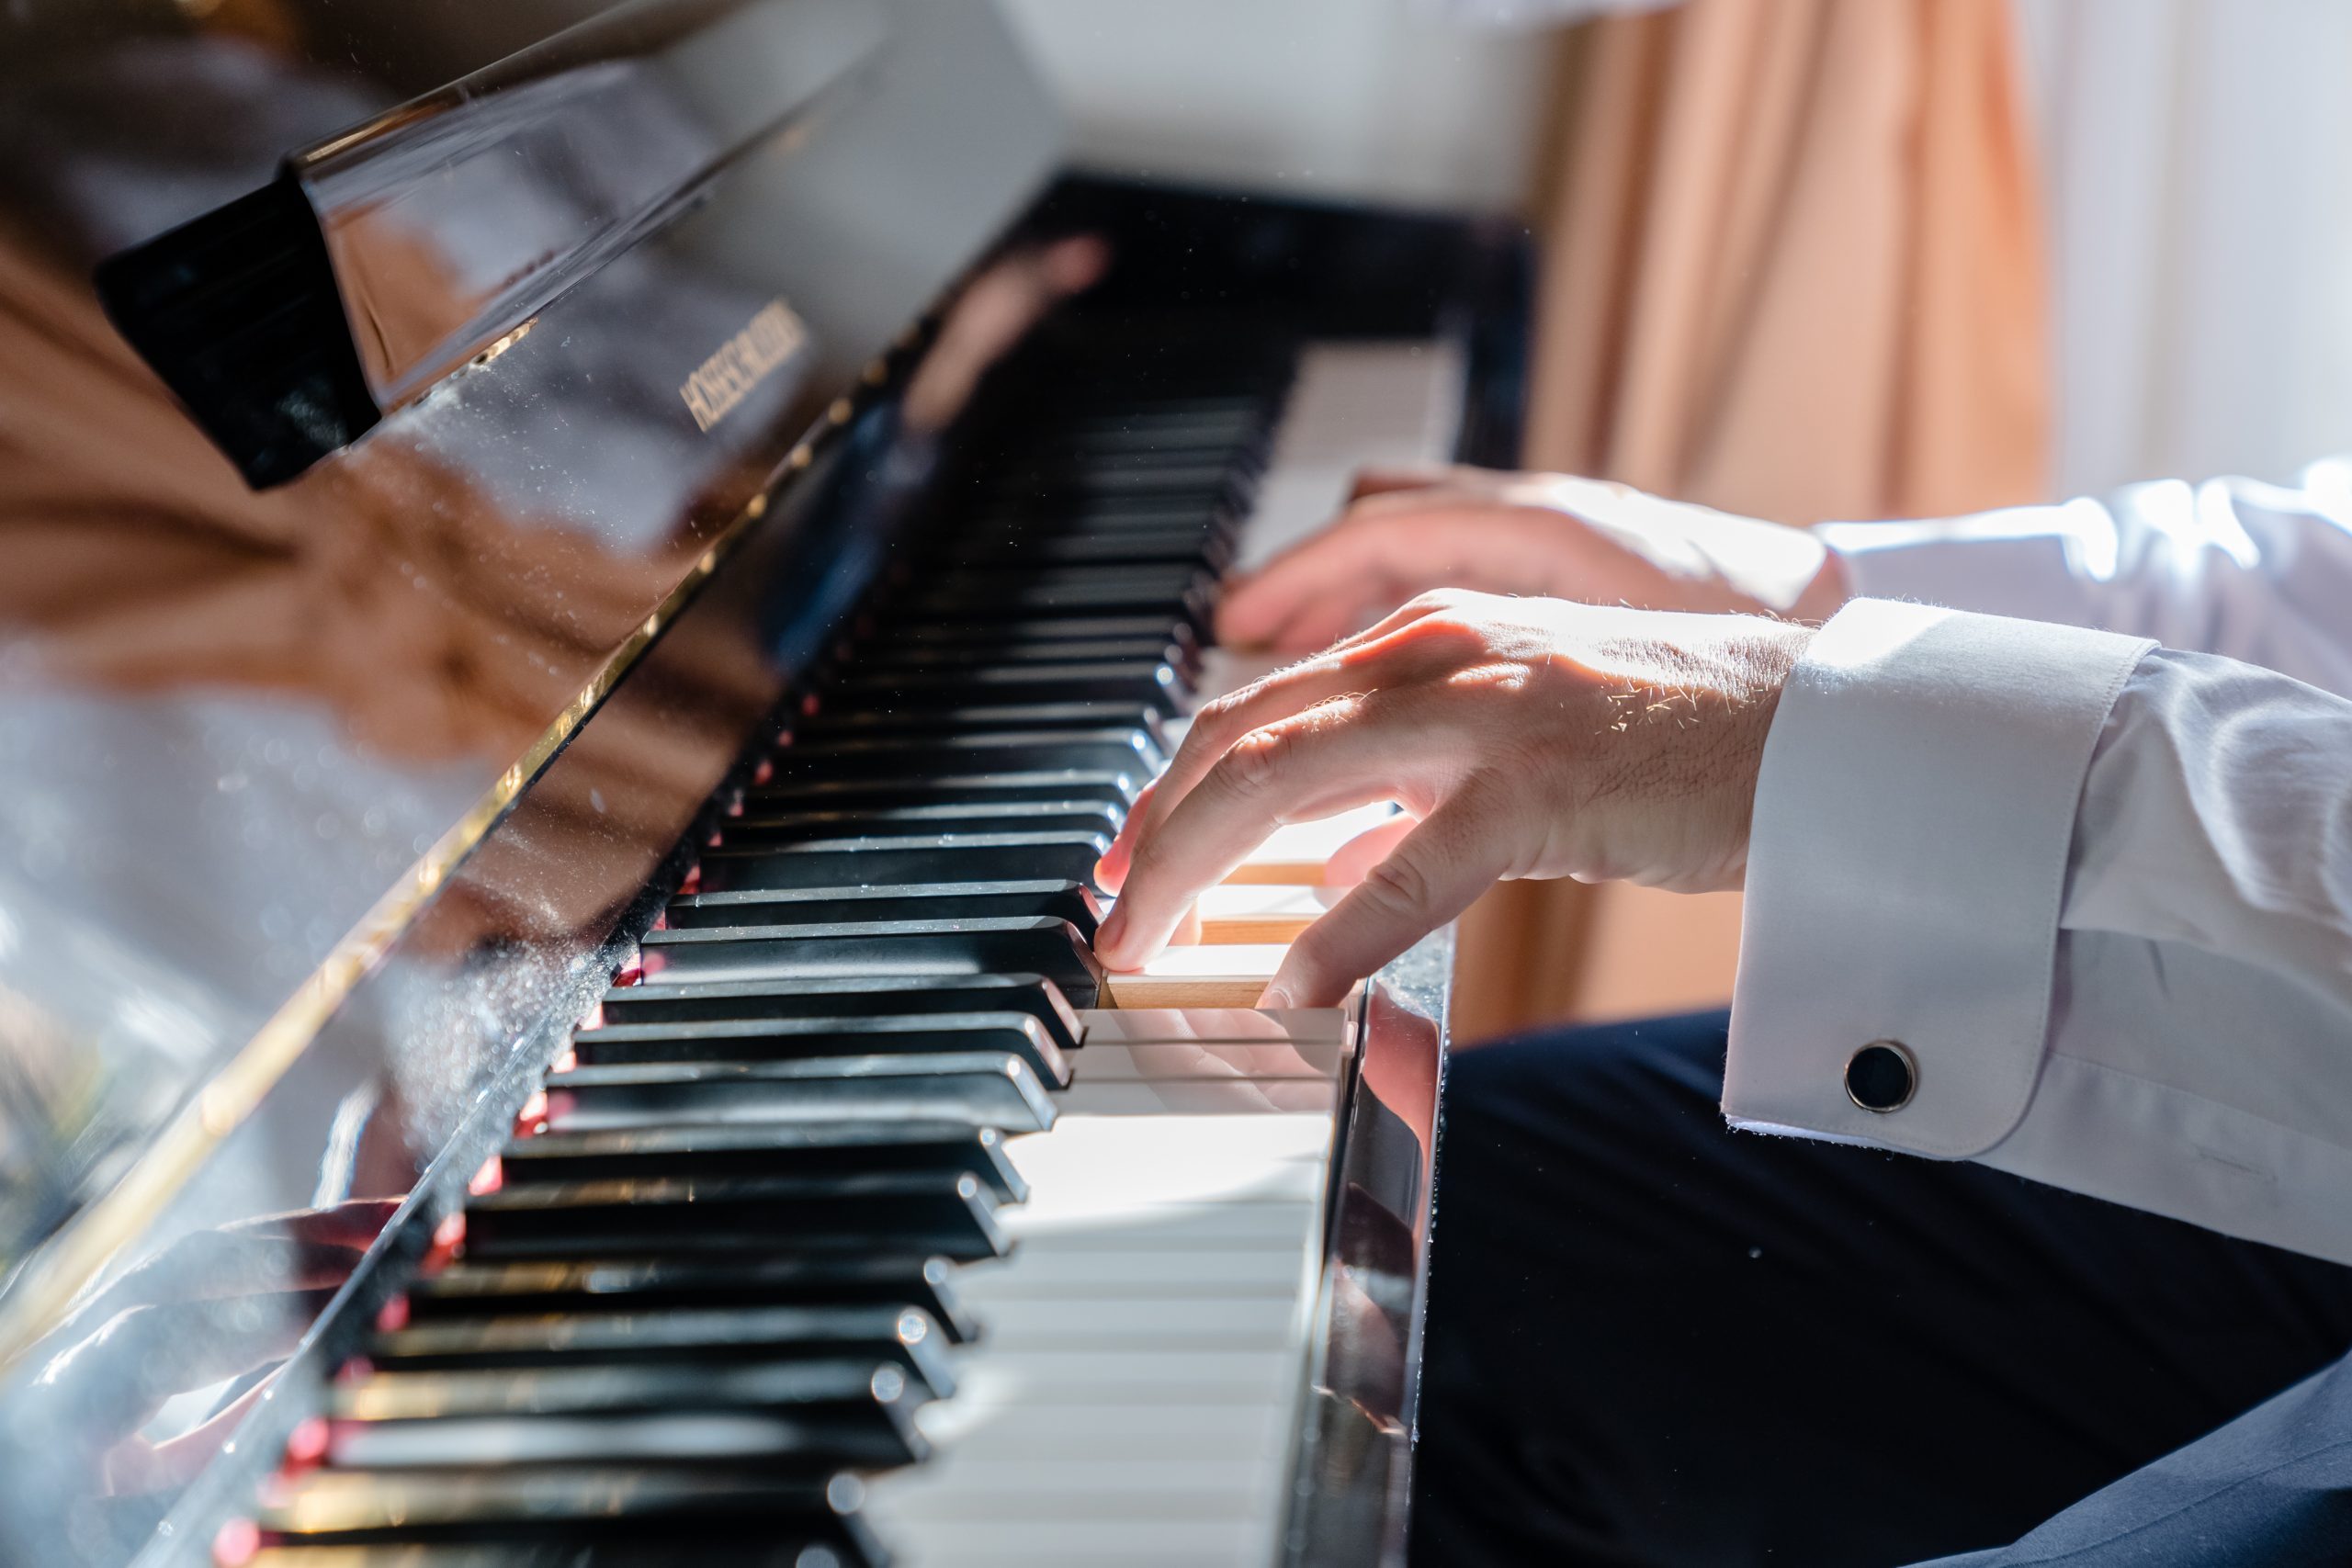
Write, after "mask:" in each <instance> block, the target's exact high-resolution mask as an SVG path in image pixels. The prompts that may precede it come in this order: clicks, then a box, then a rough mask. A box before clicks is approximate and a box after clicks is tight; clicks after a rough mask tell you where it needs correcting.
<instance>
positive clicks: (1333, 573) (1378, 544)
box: [1216, 513, 1445, 649]
mask: <svg viewBox="0 0 2352 1568" xmlns="http://www.w3.org/2000/svg"><path fill="white" fill-rule="evenodd" d="M1437 553H1439V547H1438V546H1437V545H1436V543H1435V542H1434V541H1432V540H1430V538H1428V537H1427V536H1426V533H1425V531H1424V530H1421V529H1417V528H1414V527H1412V526H1410V525H1400V523H1399V522H1398V520H1397V519H1396V518H1394V517H1385V516H1363V515H1359V514H1356V513H1351V514H1350V515H1349V516H1348V517H1346V518H1345V519H1343V520H1342V521H1340V523H1339V524H1338V525H1335V526H1333V527H1329V528H1326V529H1325V530H1323V531H1322V532H1321V533H1319V534H1317V535H1315V536H1313V537H1312V538H1308V539H1303V540H1301V541H1300V542H1299V543H1297V544H1295V545H1293V546H1292V547H1290V548H1289V549H1287V550H1284V551H1283V552H1282V554H1280V555H1278V556H1276V557H1275V558H1273V559H1272V560H1271V561H1268V562H1267V563H1266V564H1265V565H1264V566H1263V567H1261V568H1260V569H1259V570H1258V571H1257V573H1256V574H1255V575H1253V576H1250V577H1248V578H1245V579H1243V580H1242V581H1239V582H1238V583H1236V584H1235V585H1234V586H1233V588H1232V589H1231V590H1230V592H1227V595H1226V598H1225V602H1224V604H1221V605H1219V606H1218V609H1217V617H1216V630H1217V638H1218V640H1219V641H1221V642H1224V643H1227V644H1228V645H1230V646H1233V647H1236V648H1257V647H1261V646H1272V647H1281V648H1286V649H1287V648H1302V647H1304V648H1319V647H1321V646H1323V645H1324V644H1325V643H1328V642H1329V641H1331V640H1332V639H1333V638H1334V637H1340V636H1343V635H1344V634H1346V633H1347V632H1349V631H1351V630H1352V629H1353V626H1352V623H1353V621H1354V619H1355V617H1356V615H1357V614H1358V612H1359V611H1360V610H1362V608H1363V606H1364V605H1365V604H1369V603H1373V602H1374V601H1375V599H1377V598H1380V597H1383V596H1385V597H1388V598H1389V600H1390V602H1391V603H1393V602H1394V601H1395V599H1397V598H1403V597H1408V596H1409V595H1410V594H1411V593H1412V592H1414V591H1415V588H1419V587H1431V586H1435V585H1436V584H1438V583H1441V582H1442V581H1445V579H1444V576H1443V573H1442V569H1441V568H1440V567H1439V566H1437V565H1434V564H1431V565H1426V566H1424V567H1423V568H1422V570H1419V572H1414V571H1411V570H1408V567H1409V566H1410V565H1411V564H1412V563H1413V561H1414V558H1416V557H1417V556H1418V557H1419V558H1423V559H1424V560H1426V559H1427V558H1430V557H1431V556H1432V555H1434V554H1437ZM1401 582H1410V583H1413V584H1414V587H1412V588H1407V589H1405V590H1404V592H1394V590H1395V588H1396V586H1397V584H1398V583H1401Z"/></svg>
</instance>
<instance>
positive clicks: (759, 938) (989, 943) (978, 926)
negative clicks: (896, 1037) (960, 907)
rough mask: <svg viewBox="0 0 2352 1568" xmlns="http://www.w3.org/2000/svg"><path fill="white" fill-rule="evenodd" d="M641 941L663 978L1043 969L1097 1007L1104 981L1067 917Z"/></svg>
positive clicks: (883, 923)
mask: <svg viewBox="0 0 2352 1568" xmlns="http://www.w3.org/2000/svg"><path fill="white" fill-rule="evenodd" d="M706 865H707V862H706ZM974 880H975V881H978V880H983V878H981V877H979V876H975V878H974ZM639 950H640V951H641V952H642V953H643V954H644V956H645V962H646V967H647V969H648V970H649V971H650V973H653V974H656V975H659V976H662V977H663V978H664V979H687V978H698V979H706V980H760V979H798V978H808V979H816V978H824V977H844V976H867V975H875V976H880V975H1042V976H1045V977H1046V979H1048V980H1051V981H1052V982H1053V983H1054V984H1055V986H1057V987H1059V989H1060V990H1061V992H1062V994H1063V995H1064V996H1065V997H1067V998H1069V1003H1070V1005H1071V1006H1072V1007H1080V1008H1089V1007H1092V1006H1094V1005H1095V1002H1096V999H1097V998H1099V997H1100V996H1101V994H1102V989H1103V967H1102V964H1100V963H1099V962H1098V961H1097V960H1096V959H1095V956H1094V950H1093V949H1092V948H1091V946H1089V945H1088V944H1087V942H1086V939H1085V938H1084V937H1083V936H1081V935H1080V933H1079V931H1078V928H1077V927H1075V926H1073V925H1071V924H1070V923H1069V921H1068V920H1055V919H975V920H946V921H941V922H939V923H937V924H933V923H932V922H929V921H924V920H860V921H855V922H851V923H846V924H842V925H831V926H747V927H743V928H741V929H733V930H702V929H693V928H690V929H687V930H684V931H648V932H646V933H645V936H644V938H643V939H642V940H641V941H640V942H639Z"/></svg>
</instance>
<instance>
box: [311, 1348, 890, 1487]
mask: <svg viewBox="0 0 2352 1568" xmlns="http://www.w3.org/2000/svg"><path fill="white" fill-rule="evenodd" d="M929 1398H930V1393H929V1391H928V1390H927V1389H925V1388H924V1387H923V1385H922V1383H920V1382H917V1381H915V1380H914V1379H911V1378H910V1377H909V1376H908V1375H907V1374H906V1372H905V1371H903V1370H902V1369H901V1368H899V1366H897V1365H895V1364H893V1363H890V1362H878V1363H877V1362H866V1361H852V1360H845V1359H831V1360H826V1359H810V1358H806V1357H799V1358H794V1359H786V1360H773V1361H771V1360H758V1359H742V1360H738V1361H732V1362H729V1361H727V1360H723V1359H715V1360H711V1361H705V1362H692V1361H688V1362H661V1361H644V1362H634V1363H605V1364H602V1365H594V1364H592V1365H581V1366H551V1367H468V1368H464V1369H461V1370H454V1371H422V1370H419V1371H390V1370H384V1369H378V1370H376V1371H371V1372H369V1373H368V1374H367V1375H366V1376H364V1377H362V1378H360V1379H359V1380H357V1381H356V1382H349V1383H345V1384H343V1385H342V1386H340V1387H338V1388H337V1389H336V1390H335V1391H334V1397H333V1403H332V1404H331V1406H330V1408H331V1409H332V1410H333V1411H334V1415H335V1416H336V1417H337V1418H338V1419H339V1420H340V1421H342V1422H347V1423H350V1424H351V1427H350V1428H347V1429H345V1430H339V1431H337V1432H336V1433H335V1434H334V1438H332V1440H331V1442H330V1447H329V1454H330V1457H331V1458H332V1459H333V1460H334V1462H335V1463H336V1464H337V1465H338V1466H347V1467H358V1468H362V1469H381V1468H400V1469H411V1468H415V1469H438V1468H443V1467H447V1468H450V1469H461V1470H470V1469H473V1468H475V1467H477V1466H489V1467H495V1466H506V1465H513V1466H521V1467H530V1468H533V1469H536V1468H537V1467H539V1466H556V1465H562V1466H575V1465H578V1466H587V1465H598V1464H630V1465H645V1466H647V1467H649V1468H670V1467H673V1466H677V1467H687V1468H691V1467H694V1466H697V1465H700V1464H707V1463H712V1462H718V1463H729V1462H732V1463H758V1464H760V1465H763V1466H764V1467H773V1468H775V1469H776V1470H778V1471H786V1472H789V1471H796V1470H797V1471H800V1472H805V1473H814V1474H824V1473H828V1472H831V1471H833V1470H835V1469H838V1468H842V1467H853V1466H854V1467H859V1468H864V1467H867V1466H885V1465H899V1464H910V1463H912V1462H914V1461H916V1460H918V1459H921V1458H922V1457H923V1456H924V1453H925V1451H926V1450H925V1449H924V1445H923V1443H922V1438H920V1437H919V1436H918V1435H917V1434H916V1432H915V1429H914V1425H913V1422H912V1421H911V1419H910V1416H911V1413H912V1410H913V1409H914V1407H915V1406H917V1405H919V1404H924V1403H926V1402H927V1401H928V1400H929Z"/></svg>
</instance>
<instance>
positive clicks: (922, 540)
mask: <svg viewBox="0 0 2352 1568" xmlns="http://www.w3.org/2000/svg"><path fill="white" fill-rule="evenodd" d="M1523 274H1524V259H1523V256H1522V254H1521V247H1520V243H1519V240H1518V237H1517V235H1516V234H1515V232H1514V231H1510V229H1509V228H1508V227H1504V228H1500V229H1498V228H1496V227H1494V226H1491V225H1487V224H1482V223H1479V222H1475V221H1469V220H1462V219H1457V218H1450V217H1443V216H1435V215H1429V214H1417V213H1408V212H1398V211H1387V210H1375V209H1366V208H1362V207H1346V206H1338V205H1317V204H1314V203H1309V202H1302V201H1294V200H1287V199H1273V198H1269V197H1265V196H1262V195H1247V194H1240V193H1231V192H1218V191H1213V190H1205V189H1194V188H1185V187H1182V186H1174V185H1170V184H1165V183H1153V182H1149V181H1144V180H1138V179H1134V178H1129V177H1123V176H1122V175H1119V174H1117V173H1116V172H1113V171H1102V170H1093V171H1088V170H1084V169H1080V168H1074V167H1071V166H1069V164H1066V162H1065V160H1064V158H1063V156H1062V152H1061V150H1060V145H1059V132H1058V129H1057V120H1056V117H1055V114H1054V113H1053V111H1052V108H1051V106H1050V103H1049V100H1048V97H1047V96H1046V93H1045V91H1044V90H1043V88H1042V87H1041V85H1039V83H1038V81H1037V80H1036V79H1035V75H1034V74H1033V73H1032V71H1031V70H1030V68H1029V67H1028V65H1027V64H1026V63H1025V62H1024V61H1023V57H1022V55H1021V52H1020V50H1019V48H1018V47H1017V44H1016V41H1015V39H1014V38H1013V37H1012V34H1011V33H1010V32H1009V31H1008V28H1007V25H1006V23H1005V22H1004V20H1003V19H1002V18H1001V17H1000V16H999V15H998V14H997V13H996V11H995V9H994V8H993V7H992V6H990V5H988V4H985V3H982V0H635V3H630V4H621V5H612V4H608V3H603V0H509V3H506V4H502V5H497V6H484V5H479V4H472V3H469V0H401V3H399V4H394V3H392V0H18V3H17V4H14V5H10V6H6V7H0V1562H6V1563H10V1564H28V1565H30V1564H41V1565H49V1564H71V1563H89V1564H102V1565H108V1568H111V1565H118V1564H132V1563H135V1564H139V1565H141V1568H163V1565H165V1564H202V1563H215V1564H221V1565H224V1568H243V1565H248V1564H251V1565H255V1568H262V1565H266V1568H369V1565H378V1564H382V1565H394V1564H397V1565H400V1568H491V1565H502V1568H504V1565H516V1568H520V1565H555V1564H563V1565H579V1568H597V1565H616V1564H630V1565H635V1564H655V1563H661V1564H670V1563H688V1564H703V1563H710V1564H720V1563H724V1564H739V1563H740V1564H752V1563H758V1564H784V1565H796V1568H826V1565H832V1568H849V1565H854V1564H876V1563H882V1562H899V1563H903V1564H908V1565H910V1568H911V1565H916V1564H938V1565H948V1564H956V1565H963V1564H974V1565H977V1564H1010V1563H1014V1562H1022V1563H1072V1564H1075V1563H1088V1564H1110V1563H1136V1564H1144V1563H1166V1564H1178V1563H1181V1564H1186V1565H1193V1564H1209V1563H1268V1562H1283V1563H1301V1564H1305V1563H1333V1564H1337V1563H1351V1564H1352V1563H1369V1562H1384V1561H1395V1560H1397V1559H1398V1558H1399V1557H1400V1556H1401V1551H1402V1540H1403V1528H1404V1520H1405V1515H1406V1510H1407V1508H1408V1506H1409V1496H1410V1476H1411V1463H1412V1439H1413V1411H1414V1385H1415V1377H1416V1367H1417V1358H1418V1348H1419V1331H1420V1330H1419V1325H1420V1303H1421V1299H1422V1284H1423V1280H1424V1277H1425V1276H1424V1270H1425V1269H1426V1267H1427V1263H1428V1258H1429V1250H1430V1242H1431V1226H1430V1221H1431V1216H1432V1197H1433V1192H1434V1183H1435V1179H1436V1173H1437V1169H1438V1154H1439V1131H1440V1117H1439V1106H1440V1088H1441V1084H1442V1075H1443V1063H1444V1046H1445V1039H1444V1021H1445V1005H1446V997H1447V987H1448V984H1449V974H1450V970H1451V959H1452V946H1451V943H1452V937H1451V934H1450V933H1440V934H1439V935H1438V936H1435V937H1433V938H1431V939H1430V940H1429V941H1428V942H1424V943H1423V944H1422V945H1421V946H1419V947H1418V948H1416V949H1415V950H1414V951H1413V952H1411V953H1408V954H1406V955H1405V956H1404V957H1403V958H1400V959H1399V960H1397V963H1395V964H1392V965H1390V966H1389V967H1388V968H1387V969H1385V970H1384V971H1383V972H1382V974H1380V975H1379V976H1374V978H1373V979H1372V980H1371V981H1370V982H1369V983H1368V984H1367V985H1366V986H1365V987H1362V988H1361V989H1360V991H1359V992H1358V994H1357V995H1356V996H1355V998H1353V999H1352V1000H1351V1002H1350V1003H1349V1004H1348V1005H1347V1006H1346V1007H1344V1008H1341V1009H1334V1010H1295V1011H1290V1012H1268V1011H1261V1010H1257V1009H1255V1008H1254V1007H1253V1006H1251V1005H1250V997H1248V996H1247V995H1232V994H1227V993H1226V992H1219V993H1216V994H1215V995H1207V994H1206V993H1204V995H1203V996H1193V997H1189V1001H1188V995H1189V994H1188V993H1186V992H1185V991H1184V990H1183V989H1182V981H1181V976H1180V977H1179V980H1178V981H1177V982H1174V984H1175V987H1176V988H1174V989H1168V988H1164V987H1163V988H1160V989H1153V988H1152V987H1150V986H1148V985H1146V984H1144V977H1134V978H1131V977H1126V976H1106V975H1105V974H1104V973H1103V969H1102V967H1101V965H1100V964H1098V963H1097V962H1096V960H1095V958H1094V955H1093V953H1092V952H1091V940H1090V939H1091V933H1092V931H1093V927H1094V922H1095V921H1096V920H1097V919H1099V918H1100V916H1101V914H1102V911H1103V898H1102V897H1101V896H1100V890H1099V889H1097V888H1096V887H1095V886H1093V884H1092V880H1091V879H1092V875H1093V867H1094V863H1095V861H1096V859H1097V858H1098V857H1099V856H1100V854H1101V853H1102V852H1103V849H1104V848H1105V847H1106V845H1107V844H1108V842H1109V840H1110V838H1111V836H1112V835H1114V833H1115V832H1116V830H1117V829H1118V826H1119V823H1120V822H1121V820H1122V819H1123V818H1124V814H1125V811H1126V810H1127V809H1128V807H1130V805H1131V804H1132V803H1133V801H1134V799H1135V797H1136V792H1137V791H1138V790H1139V789H1140V788H1141V787H1142V786H1143V785H1144V784H1147V783H1148V781H1149V780H1150V778H1151V777H1152V776H1153V775H1154V773H1155V772H1156V771H1157V770H1158V769H1159V767H1161V766H1163V765H1164V764H1165V762H1166V761H1167V758H1168V755H1169V752H1170V748H1171V747H1172V746H1173V744H1174V743H1175V739H1176V737H1177V736H1178V735H1179V734H1180V733H1181V729H1182V724H1183V722H1184V717H1185V715H1186V714H1187V713H1189V712H1190V711H1192V708H1193V705H1195V704H1196V703H1197V702H1199V701H1200V700H1202V698H1203V696H1204V694H1208V693H1209V692H1212V691H1213V690H1215V689H1216V688H1217V687H1218V686H1220V685H1223V684H1229V683H1230V682H1232V681H1234V680H1237V679H1239V678H1240V677H1241V673H1245V672H1246V663H1244V662H1242V661H1238V660H1236V659H1235V658H1234V656H1232V655H1230V654H1228V653H1227V650H1224V649H1218V648H1217V647H1216V642H1215V625H1214V613H1215V608H1216V596H1217V592H1218V588H1219V584H1220V582H1221V581H1223V580H1224V579H1225V578H1226V577H1227V575H1228V574H1229V573H1230V572H1231V571H1233V570H1238V569H1243V568H1247V567H1248V566H1250V565H1251V564H1254V563H1255V562H1256V561H1258V560H1260V559H1262V558H1264V557H1265V556H1266V555H1267V554H1269V553H1270V552H1272V551H1273V550H1275V549H1278V548H1280V547H1281V546H1282V545H1283V543H1284V542H1285V541H1287V540H1289V539H1293V538H1295V537H1297V536H1299V535H1300V534H1301V533H1303V532H1304V531H1306V530H1308V529H1311V528H1312V527H1313V526H1315V525H1317V524H1318V523H1319V522H1321V521H1323V520H1324V519H1325V518H1327V517H1328V516H1329V514H1330V513H1331V512H1332V510H1333V509H1334V507H1335V506H1336V505H1337V504H1338V503H1339V502H1340V499H1341V498H1342V497H1343V495H1344V493H1345V490H1346V486H1347V483H1348V480H1349V475H1350V472H1351V470H1352V469H1353V468H1355V467H1356V466H1357V465H1358V464H1361V463H1365V462H1373V461H1433V460H1434V461H1442V460H1449V459H1466V460H1477V461H1488V462H1507V461H1509V460H1510V457H1511V455H1512V449H1513V446H1514V442H1515V438H1516V425H1517V419H1518V412H1519V387H1520V336H1521V327H1522V317H1523V310H1522V299H1523V293H1524V289H1523V284H1524V276H1523ZM1270 879H1271V878H1270ZM1277 901H1278V900H1277ZM1270 907H1271V906H1270ZM1236 929H1237V930H1238V929H1240V928H1238V927H1237V928H1236ZM1258 934H1259V935H1260V936H1261V937H1262V936H1263V934H1264V933H1263V932H1262V931H1261V932H1259V933H1258ZM1265 946H1266V943H1265V942H1263V941H1260V942H1258V943H1257V944H1256V945H1255V946H1254V947H1251V948H1250V954H1253V955H1254V957H1250V958H1249V959H1248V961H1253V962H1263V961H1264V953H1263V952H1262V951H1261V950H1262V949H1263V948H1264V947H1265ZM1204 951H1205V950H1204ZM1234 952H1235V954H1236V955H1235V956H1233V957H1232V958H1231V959H1230V960H1229V961H1228V960H1227V959H1224V958H1220V959H1219V960H1218V962H1219V963H1229V966H1238V967H1239V968H1245V969H1246V967H1247V964H1246V962H1245V955H1242V954H1241V949H1240V948H1239V947H1237V948H1236V949H1235V950H1234ZM1195 956H1196V957H1197V954H1196V955H1195ZM1194 967H1195V968H1196V969H1199V970H1201V972H1203V973H1209V972H1218V971H1217V964H1206V965H1201V964H1195V965H1194ZM1189 972H1190V971H1187V973H1189ZM1233 983H1235V982H1233V981H1231V979H1230V977H1229V976H1228V977H1227V981H1226V982H1225V984H1226V985H1227V991H1228V992H1229V991H1230V987H1231V985H1232V984H1233ZM1203 984H1204V985H1205V984H1207V982H1203ZM1170 998H1174V999H1172V1000H1171V999H1170ZM1204 998H1205V999H1204Z"/></svg>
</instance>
